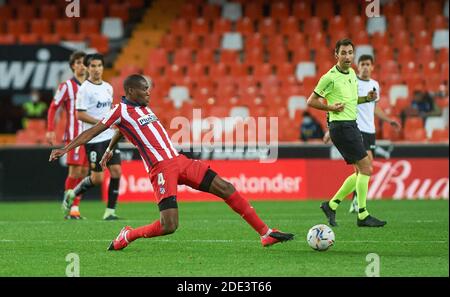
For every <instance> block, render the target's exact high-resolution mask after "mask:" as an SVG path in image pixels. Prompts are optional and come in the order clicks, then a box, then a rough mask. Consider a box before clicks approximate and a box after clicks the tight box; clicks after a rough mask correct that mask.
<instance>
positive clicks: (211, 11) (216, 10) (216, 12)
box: [202, 4, 220, 20]
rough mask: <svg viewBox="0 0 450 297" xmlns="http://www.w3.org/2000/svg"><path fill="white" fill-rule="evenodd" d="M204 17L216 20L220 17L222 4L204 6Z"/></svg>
mask: <svg viewBox="0 0 450 297" xmlns="http://www.w3.org/2000/svg"><path fill="white" fill-rule="evenodd" d="M202 8H203V9H202V11H203V13H202V17H203V18H205V19H207V20H216V19H218V18H220V6H219V5H215V4H207V5H203V7H202Z"/></svg>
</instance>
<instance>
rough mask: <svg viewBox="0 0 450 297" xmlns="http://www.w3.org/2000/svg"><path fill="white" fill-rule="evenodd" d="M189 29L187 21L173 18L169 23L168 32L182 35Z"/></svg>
mask: <svg viewBox="0 0 450 297" xmlns="http://www.w3.org/2000/svg"><path fill="white" fill-rule="evenodd" d="M189 31H190V26H189V22H188V21H187V20H186V19H176V20H173V21H172V23H171V25H170V32H171V33H172V34H174V35H175V36H184V35H186V34H188V33H189Z"/></svg>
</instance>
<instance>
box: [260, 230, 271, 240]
mask: <svg viewBox="0 0 450 297" xmlns="http://www.w3.org/2000/svg"><path fill="white" fill-rule="evenodd" d="M270 233H272V229H270V228H269V230H267V232H266V234H264V235H263V236H262V238H267V236H269V234H270Z"/></svg>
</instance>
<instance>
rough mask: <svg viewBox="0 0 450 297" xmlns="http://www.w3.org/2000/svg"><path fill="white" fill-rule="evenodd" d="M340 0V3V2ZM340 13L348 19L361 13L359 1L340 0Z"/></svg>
mask: <svg viewBox="0 0 450 297" xmlns="http://www.w3.org/2000/svg"><path fill="white" fill-rule="evenodd" d="M339 2H340V3H339ZM338 7H339V15H340V16H342V17H343V18H345V19H348V18H350V17H352V16H355V15H361V13H360V12H359V8H358V3H357V2H356V1H355V2H353V1H347V0H344V1H338Z"/></svg>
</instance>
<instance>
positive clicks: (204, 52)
mask: <svg viewBox="0 0 450 297" xmlns="http://www.w3.org/2000/svg"><path fill="white" fill-rule="evenodd" d="M196 61H197V63H200V64H203V65H211V64H214V51H213V50H212V49H210V48H202V49H200V50H199V51H198V52H197V59H196Z"/></svg>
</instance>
